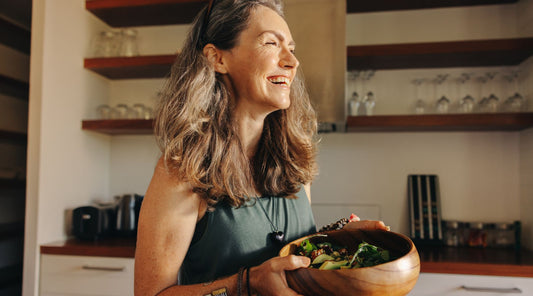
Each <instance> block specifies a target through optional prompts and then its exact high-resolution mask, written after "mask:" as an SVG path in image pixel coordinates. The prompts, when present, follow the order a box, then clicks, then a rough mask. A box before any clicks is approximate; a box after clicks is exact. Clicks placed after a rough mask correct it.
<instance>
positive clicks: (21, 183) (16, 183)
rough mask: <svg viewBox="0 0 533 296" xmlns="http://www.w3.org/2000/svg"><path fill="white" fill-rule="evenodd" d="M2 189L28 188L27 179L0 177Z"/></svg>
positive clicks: (0, 187)
mask: <svg viewBox="0 0 533 296" xmlns="http://www.w3.org/2000/svg"><path fill="white" fill-rule="evenodd" d="M0 189H26V180H19V179H3V178H0Z"/></svg>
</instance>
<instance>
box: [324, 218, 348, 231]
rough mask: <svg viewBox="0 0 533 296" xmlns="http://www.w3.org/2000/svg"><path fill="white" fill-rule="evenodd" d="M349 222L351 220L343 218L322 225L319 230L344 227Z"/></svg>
mask: <svg viewBox="0 0 533 296" xmlns="http://www.w3.org/2000/svg"><path fill="white" fill-rule="evenodd" d="M348 222H349V221H348V219H346V218H341V219H339V220H338V221H337V222H333V223H330V224H328V225H324V226H322V228H320V230H318V232H324V231H329V230H338V229H342V228H343V227H344V226H345V225H346V224H348Z"/></svg>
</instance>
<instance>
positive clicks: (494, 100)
mask: <svg viewBox="0 0 533 296" xmlns="http://www.w3.org/2000/svg"><path fill="white" fill-rule="evenodd" d="M497 74H498V72H487V73H486V76H487V83H488V86H489V89H490V93H489V95H488V98H487V102H486V104H487V105H486V107H487V108H486V110H487V111H488V112H492V113H494V112H498V110H499V109H500V99H499V98H498V97H497V96H496V92H495V91H494V88H495V86H496V82H495V79H494V78H495V77H496V75H497Z"/></svg>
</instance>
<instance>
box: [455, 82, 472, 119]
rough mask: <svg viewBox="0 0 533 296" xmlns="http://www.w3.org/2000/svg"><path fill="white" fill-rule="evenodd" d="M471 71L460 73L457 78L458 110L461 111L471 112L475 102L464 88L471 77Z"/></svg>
mask: <svg viewBox="0 0 533 296" xmlns="http://www.w3.org/2000/svg"><path fill="white" fill-rule="evenodd" d="M472 76H473V73H462V74H461V75H460V76H459V78H457V84H458V92H459V102H458V110H459V112H461V113H471V112H472V111H474V106H475V105H476V102H475V100H474V98H473V97H472V96H471V95H470V94H469V92H468V90H466V84H467V82H468V81H470V79H471V78H472Z"/></svg>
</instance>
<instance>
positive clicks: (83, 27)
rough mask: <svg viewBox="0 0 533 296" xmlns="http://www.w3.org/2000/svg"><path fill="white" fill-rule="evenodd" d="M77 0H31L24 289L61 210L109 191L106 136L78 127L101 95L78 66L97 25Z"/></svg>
mask: <svg viewBox="0 0 533 296" xmlns="http://www.w3.org/2000/svg"><path fill="white" fill-rule="evenodd" d="M84 4H85V2H84V1H82V0H78V1H72V0H54V1H34V2H33V20H32V55H31V76H30V85H31V88H30V106H29V112H30V121H29V128H28V133H29V135H28V137H29V140H28V145H29V148H28V188H27V209H26V234H25V242H26V244H25V259H24V260H25V262H24V291H23V294H24V295H36V294H37V293H38V269H39V260H38V258H39V257H38V252H39V245H40V244H43V243H48V242H51V241H57V240H62V239H64V238H65V223H64V221H65V211H66V210H67V209H69V208H73V207H76V206H79V205H82V204H86V203H87V202H89V201H90V200H92V199H95V198H98V197H101V196H107V195H108V190H109V156H110V148H109V147H110V141H111V139H110V137H109V136H102V135H100V134H95V133H89V132H84V131H82V130H81V128H80V125H81V118H85V117H88V114H89V111H90V110H92V109H94V108H95V107H96V106H97V105H98V104H100V103H101V102H103V101H104V100H106V99H107V97H108V87H107V85H106V82H105V80H104V79H102V78H101V77H99V76H98V75H95V74H93V73H91V72H89V71H87V70H85V69H83V58H84V55H85V54H86V49H87V48H88V46H87V44H88V42H89V40H90V36H92V35H93V32H92V31H91V30H94V29H96V28H98V27H99V26H101V25H100V24H99V23H98V22H97V21H96V19H95V18H94V17H92V16H91V15H90V14H88V13H87V12H86V11H85V6H84Z"/></svg>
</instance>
